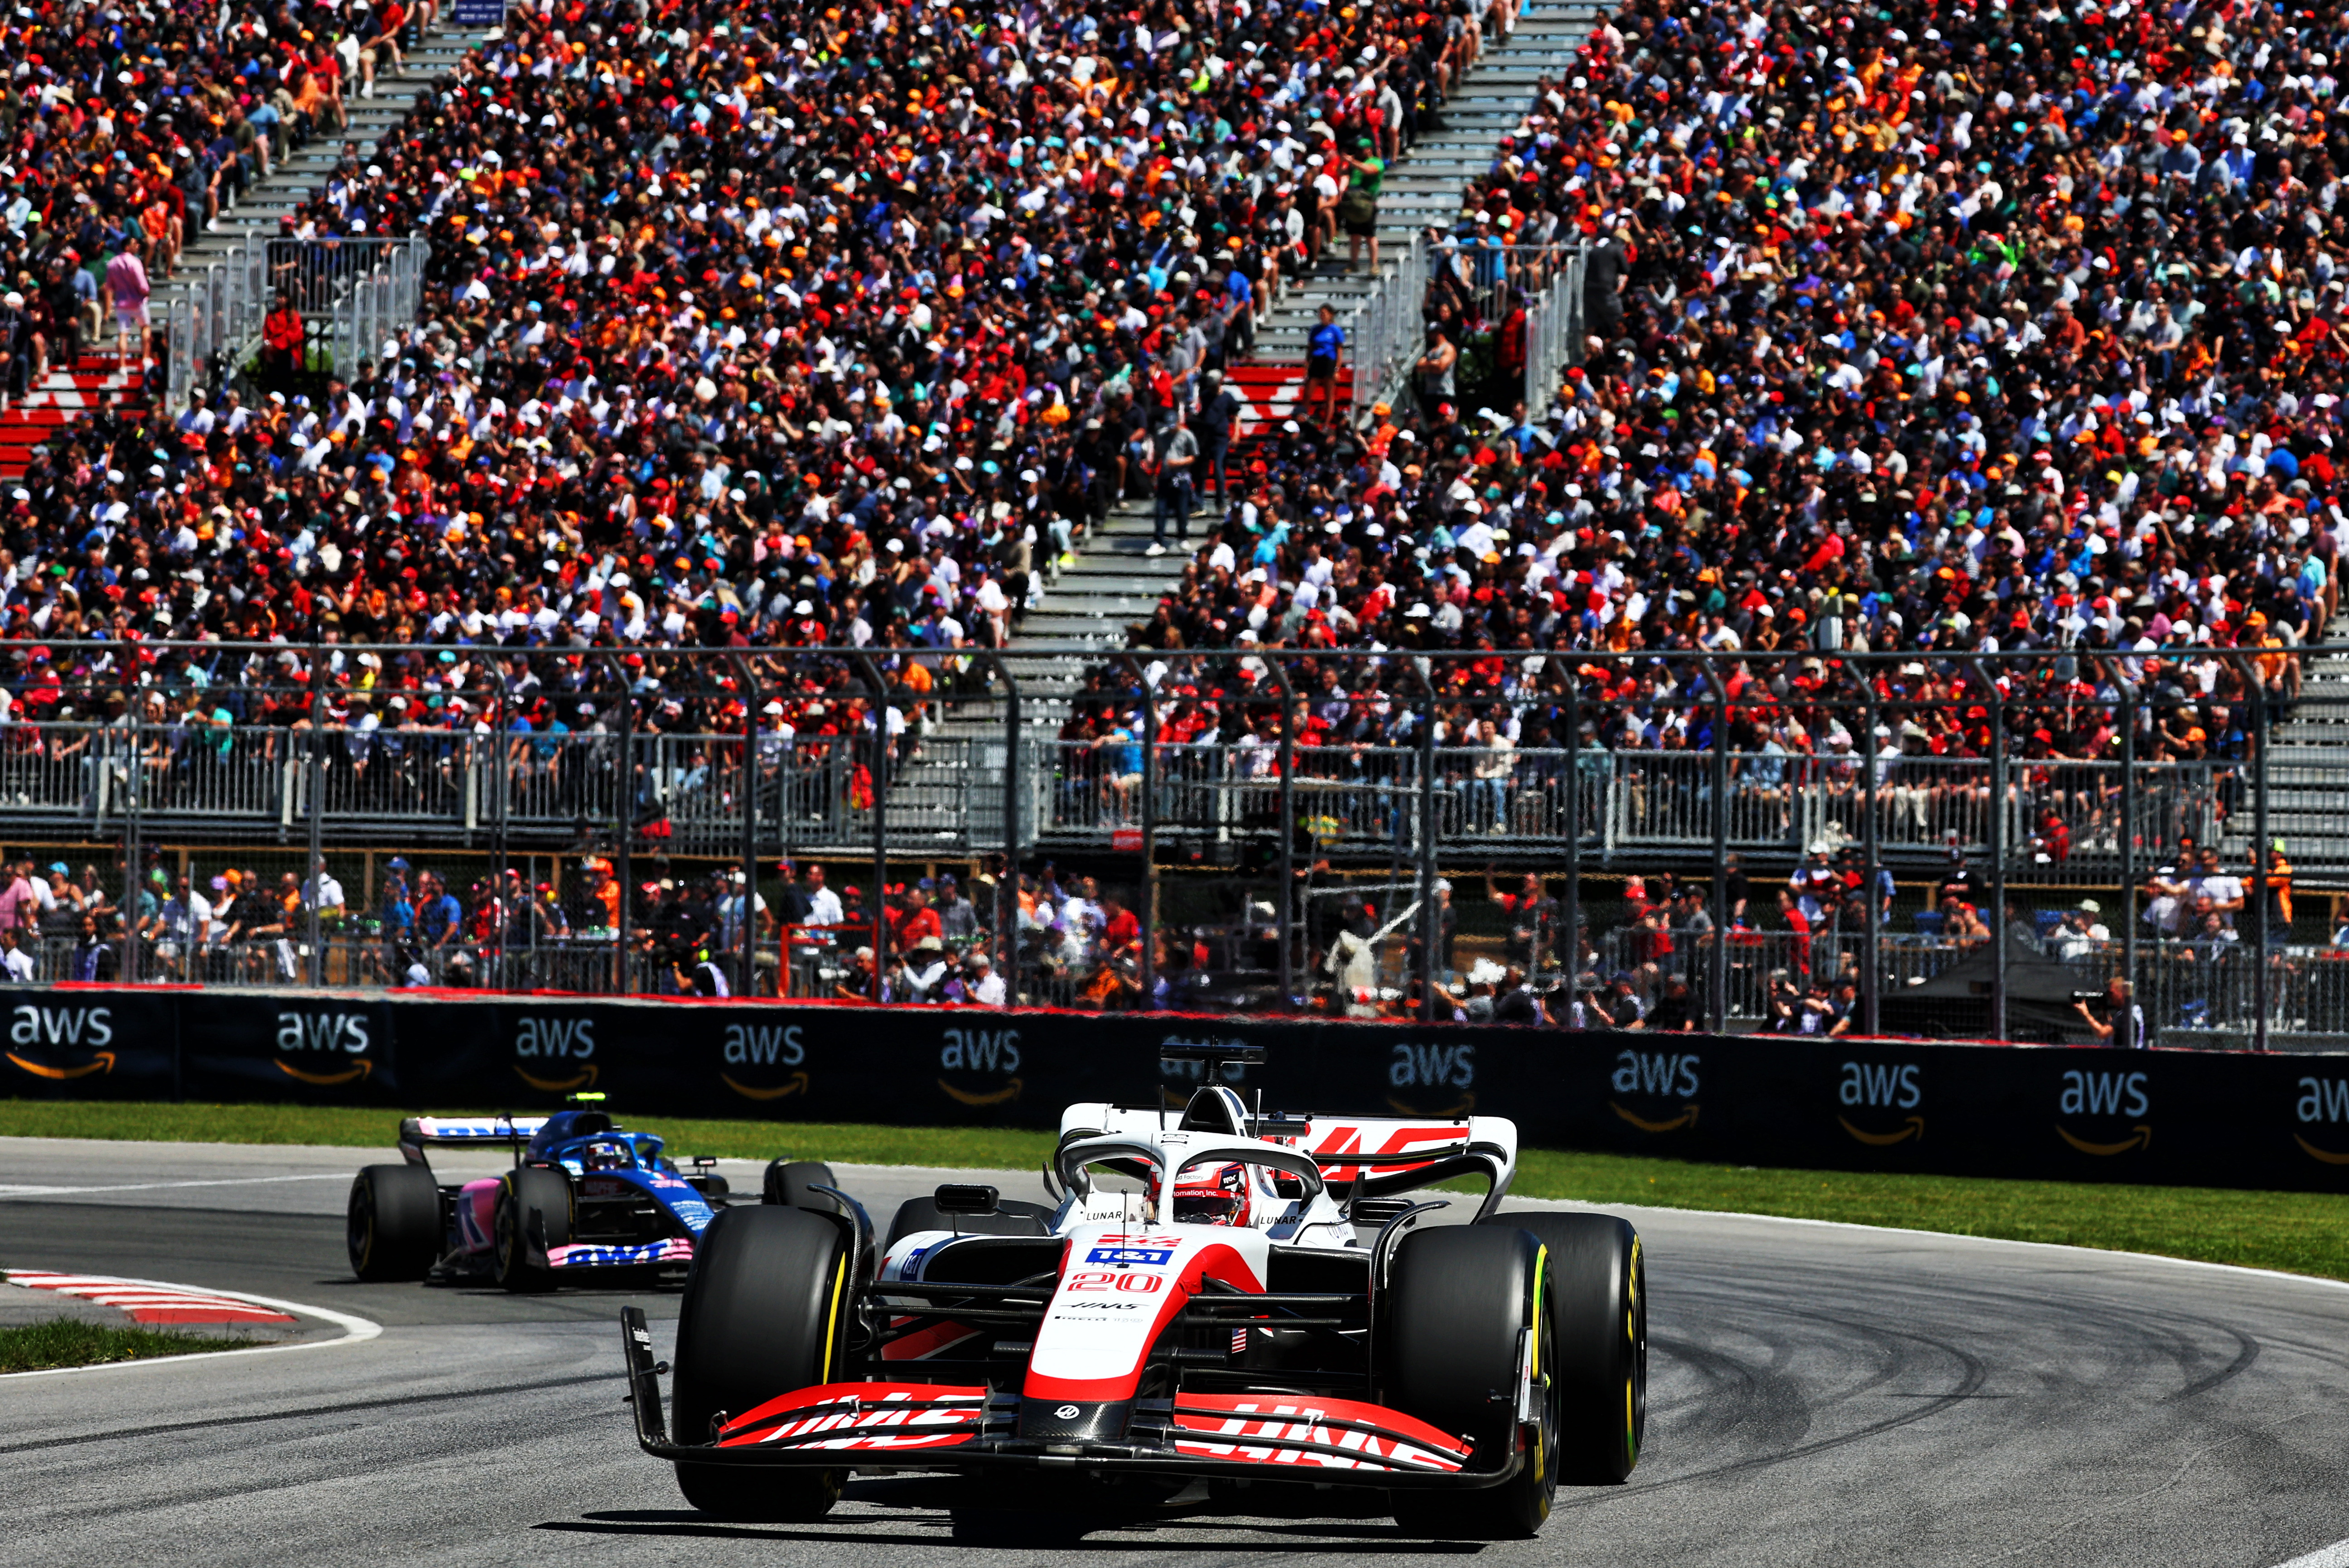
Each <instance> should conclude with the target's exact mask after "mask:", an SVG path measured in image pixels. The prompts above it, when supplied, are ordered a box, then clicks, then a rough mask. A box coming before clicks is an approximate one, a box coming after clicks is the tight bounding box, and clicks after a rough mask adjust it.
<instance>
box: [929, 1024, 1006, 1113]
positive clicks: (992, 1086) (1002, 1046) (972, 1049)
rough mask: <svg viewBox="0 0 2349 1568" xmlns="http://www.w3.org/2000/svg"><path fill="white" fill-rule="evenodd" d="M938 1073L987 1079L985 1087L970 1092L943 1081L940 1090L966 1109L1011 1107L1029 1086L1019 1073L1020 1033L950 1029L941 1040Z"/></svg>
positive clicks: (995, 1030)
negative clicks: (1020, 1092) (976, 1074)
mask: <svg viewBox="0 0 2349 1568" xmlns="http://www.w3.org/2000/svg"><path fill="white" fill-rule="evenodd" d="M940 1039H941V1040H942V1042H943V1043H942V1044H940V1045H939V1047H938V1071H939V1072H941V1073H978V1074H983V1075H986V1076H985V1080H984V1083H983V1085H981V1086H979V1087H975V1088H966V1087H963V1086H962V1085H957V1084H952V1083H949V1082H947V1080H946V1079H945V1078H943V1077H941V1078H940V1079H939V1080H938V1087H939V1088H941V1089H943V1090H945V1091H946V1092H947V1096H949V1097H950V1098H953V1099H957V1100H960V1101H961V1102H962V1103H963V1104H964V1105H966V1106H1001V1105H1008V1104H1009V1103H1010V1102H1011V1101H1013V1100H1016V1099H1018V1098H1019V1091H1020V1090H1021V1089H1023V1088H1025V1087H1027V1085H1026V1084H1025V1082H1023V1081H1022V1080H1021V1079H1020V1078H1019V1077H1018V1076H1017V1074H1018V1073H1019V1031H1018V1030H1017V1029H948V1030H946V1031H944V1032H943V1033H942V1034H941V1036H940Z"/></svg>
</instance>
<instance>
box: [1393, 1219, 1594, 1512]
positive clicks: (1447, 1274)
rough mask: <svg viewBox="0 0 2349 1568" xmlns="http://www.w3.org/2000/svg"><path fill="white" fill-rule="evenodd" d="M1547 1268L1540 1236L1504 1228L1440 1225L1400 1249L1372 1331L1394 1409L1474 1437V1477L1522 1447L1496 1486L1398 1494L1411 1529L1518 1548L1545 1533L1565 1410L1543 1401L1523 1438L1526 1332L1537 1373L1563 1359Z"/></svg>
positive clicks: (1408, 1240)
mask: <svg viewBox="0 0 2349 1568" xmlns="http://www.w3.org/2000/svg"><path fill="white" fill-rule="evenodd" d="M1544 1262H1545V1260H1544V1256H1543V1252H1542V1249H1541V1243H1540V1242H1538V1241H1536V1240H1535V1239H1534V1237H1532V1236H1531V1235H1529V1234H1527V1233H1526V1231H1519V1230H1511V1229H1503V1228H1500V1227H1486V1226H1475V1225H1444V1226H1436V1227H1432V1228H1430V1229H1427V1230H1423V1231H1413V1233H1412V1234H1410V1235H1408V1236H1406V1237H1404V1238H1403V1240H1402V1245H1401V1246H1399V1247H1397V1248H1396V1249H1395V1254H1394V1261H1393V1263H1392V1266H1391V1268H1390V1270H1389V1272H1388V1275H1387V1288H1386V1291H1385V1301H1384V1307H1383V1310H1382V1311H1381V1314H1380V1317H1381V1321H1380V1323H1379V1324H1377V1325H1376V1327H1375V1328H1374V1330H1373V1332H1374V1333H1375V1334H1377V1336H1378V1344H1377V1351H1376V1360H1375V1365H1376V1367H1377V1370H1378V1375H1379V1381H1380V1384H1381V1392H1382V1397H1383V1398H1384V1401H1385V1403H1386V1404H1387V1405H1388V1406H1390V1407H1392V1408H1394V1409H1397V1410H1400V1411H1402V1413H1403V1414H1405V1415H1407V1416H1416V1417H1419V1418H1420V1419H1421V1420H1423V1421H1425V1422H1426V1423H1428V1425H1430V1426H1432V1427H1433V1428H1436V1429H1437V1430H1438V1431H1442V1432H1457V1433H1459V1434H1460V1435H1462V1436H1463V1437H1465V1438H1470V1439H1472V1440H1473V1441H1474V1443H1475V1452H1474V1454H1473V1456H1472V1458H1471V1459H1470V1461H1469V1462H1470V1464H1471V1466H1472V1467H1473V1468H1475V1469H1485V1470H1489V1469H1494V1468H1496V1466H1497V1464H1499V1463H1501V1462H1506V1461H1507V1460H1509V1459H1512V1458H1515V1457H1516V1455H1517V1453H1518V1450H1519V1448H1520V1446H1521V1445H1522V1447H1523V1449H1524V1453H1523V1459H1522V1461H1521V1462H1520V1463H1519V1466H1518V1469H1517V1471H1516V1474H1515V1475H1513V1476H1511V1477H1510V1478H1509V1479H1508V1480H1506V1481H1504V1482H1502V1483H1501V1484H1500V1485H1498V1486H1493V1487H1485V1488H1481V1489H1479V1490H1475V1491H1461V1492H1453V1491H1420V1490H1410V1491H1401V1490H1399V1491H1395V1492H1393V1493H1392V1494H1390V1495H1391V1498H1392V1504H1391V1506H1392V1508H1393V1511H1394V1518H1395V1522H1396V1523H1398V1524H1400V1525H1402V1527H1403V1529H1404V1530H1405V1531H1407V1532H1411V1533H1413V1534H1415V1535H1428V1536H1434V1537H1438V1538H1442V1539H1447V1540H1458V1541H1516V1540H1523V1539H1525V1538H1526V1537H1527V1536H1531V1535H1534V1534H1537V1533H1538V1532H1540V1530H1541V1527H1542V1521H1545V1520H1547V1518H1548V1517H1549V1510H1550V1500H1551V1497H1552V1495H1553V1494H1554V1493H1555V1492H1556V1490H1557V1419H1556V1417H1555V1414H1554V1412H1555V1410H1556V1407H1555V1406H1554V1405H1553V1404H1552V1403H1551V1402H1550V1401H1548V1400H1547V1399H1544V1400H1539V1401H1537V1419H1536V1420H1535V1421H1534V1422H1533V1423H1531V1424H1529V1425H1527V1426H1526V1427H1525V1428H1523V1429H1522V1430H1521V1429H1520V1428H1519V1425H1518V1421H1517V1390H1518V1387H1519V1383H1520V1379H1519V1366H1518V1352H1519V1342H1520V1340H1521V1338H1522V1336H1523V1334H1524V1331H1525V1330H1526V1329H1527V1328H1528V1327H1530V1328H1532V1329H1533V1330H1534V1332H1535V1334H1536V1336H1537V1337H1536V1342H1535V1351H1534V1356H1535V1365H1536V1366H1537V1367H1541V1366H1547V1365H1548V1363H1549V1362H1550V1360H1551V1357H1552V1355H1553V1353H1554V1344H1555V1339H1556V1332H1555V1328H1554V1326H1553V1325H1554V1323H1555V1319H1553V1318H1552V1316H1551V1314H1549V1312H1548V1310H1547V1307H1546V1306H1545V1305H1543V1304H1542V1302H1541V1296H1542V1292H1543V1290H1544V1288H1545V1286H1546V1281H1545V1280H1544V1277H1543V1276H1544V1272H1545V1269H1544ZM1538 1376H1540V1375H1539V1374H1538V1373H1537V1379H1538Z"/></svg>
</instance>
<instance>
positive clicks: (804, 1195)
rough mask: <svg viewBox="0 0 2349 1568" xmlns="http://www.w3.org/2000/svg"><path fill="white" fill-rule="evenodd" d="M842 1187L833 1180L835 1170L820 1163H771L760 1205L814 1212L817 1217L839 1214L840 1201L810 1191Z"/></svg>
mask: <svg viewBox="0 0 2349 1568" xmlns="http://www.w3.org/2000/svg"><path fill="white" fill-rule="evenodd" d="M839 1185H840V1183H839V1182H838V1181H837V1180H835V1179H833V1174H832V1167H830V1166H828V1165H826V1164H824V1163H823V1161H821V1160H814V1159H771V1160H769V1161H768V1162H767V1178H766V1181H765V1183H764V1184H763V1185H762V1186H761V1189H760V1194H759V1201H761V1203H772V1204H776V1205H779V1206H781V1207H782V1208H785V1209H812V1210H814V1211H815V1212H816V1213H818V1214H837V1213H839V1212H840V1199H836V1198H830V1197H827V1196H825V1195H824V1194H823V1193H821V1192H815V1191H812V1190H810V1189H812V1188H816V1187H838V1186H839Z"/></svg>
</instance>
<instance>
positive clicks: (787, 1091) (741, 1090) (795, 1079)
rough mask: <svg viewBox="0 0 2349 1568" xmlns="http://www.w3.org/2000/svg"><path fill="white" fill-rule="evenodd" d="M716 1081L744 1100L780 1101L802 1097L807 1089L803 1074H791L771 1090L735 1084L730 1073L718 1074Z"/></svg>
mask: <svg viewBox="0 0 2349 1568" xmlns="http://www.w3.org/2000/svg"><path fill="white" fill-rule="evenodd" d="M718 1081H719V1083H721V1084H723V1085H726V1086H727V1087H728V1088H730V1089H731V1090H733V1091H734V1092H735V1093H736V1094H738V1095H740V1096H742V1097H743V1098H744V1099H746V1100H780V1099H781V1098H783V1097H784V1096H787V1095H804V1094H806V1093H807V1088H808V1075H806V1074H805V1073H793V1074H792V1075H791V1076H790V1077H789V1078H788V1079H786V1080H785V1081H784V1082H782V1083H781V1084H778V1085H775V1086H774V1087H772V1088H764V1089H762V1088H753V1087H752V1086H751V1085H749V1084H740V1083H737V1082H735V1081H734V1075H733V1074H731V1073H720V1074H719V1075H718Z"/></svg>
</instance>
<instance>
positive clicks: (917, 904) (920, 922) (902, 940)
mask: <svg viewBox="0 0 2349 1568" xmlns="http://www.w3.org/2000/svg"><path fill="white" fill-rule="evenodd" d="M924 937H936V938H937V939H938V940H940V941H944V940H946V929H945V928H944V927H942V926H940V925H939V924H938V912H937V911H936V909H931V908H930V896H929V894H928V893H927V892H926V891H925V890H924V889H922V888H906V889H905V916H904V918H903V919H900V920H898V921H896V922H895V927H894V934H893V935H892V936H891V938H890V940H892V941H893V942H895V943H896V944H897V948H898V950H899V951H908V950H912V949H913V948H914V947H915V946H916V944H917V943H919V942H920V941H921V940H922V939H923V938H924Z"/></svg>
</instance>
